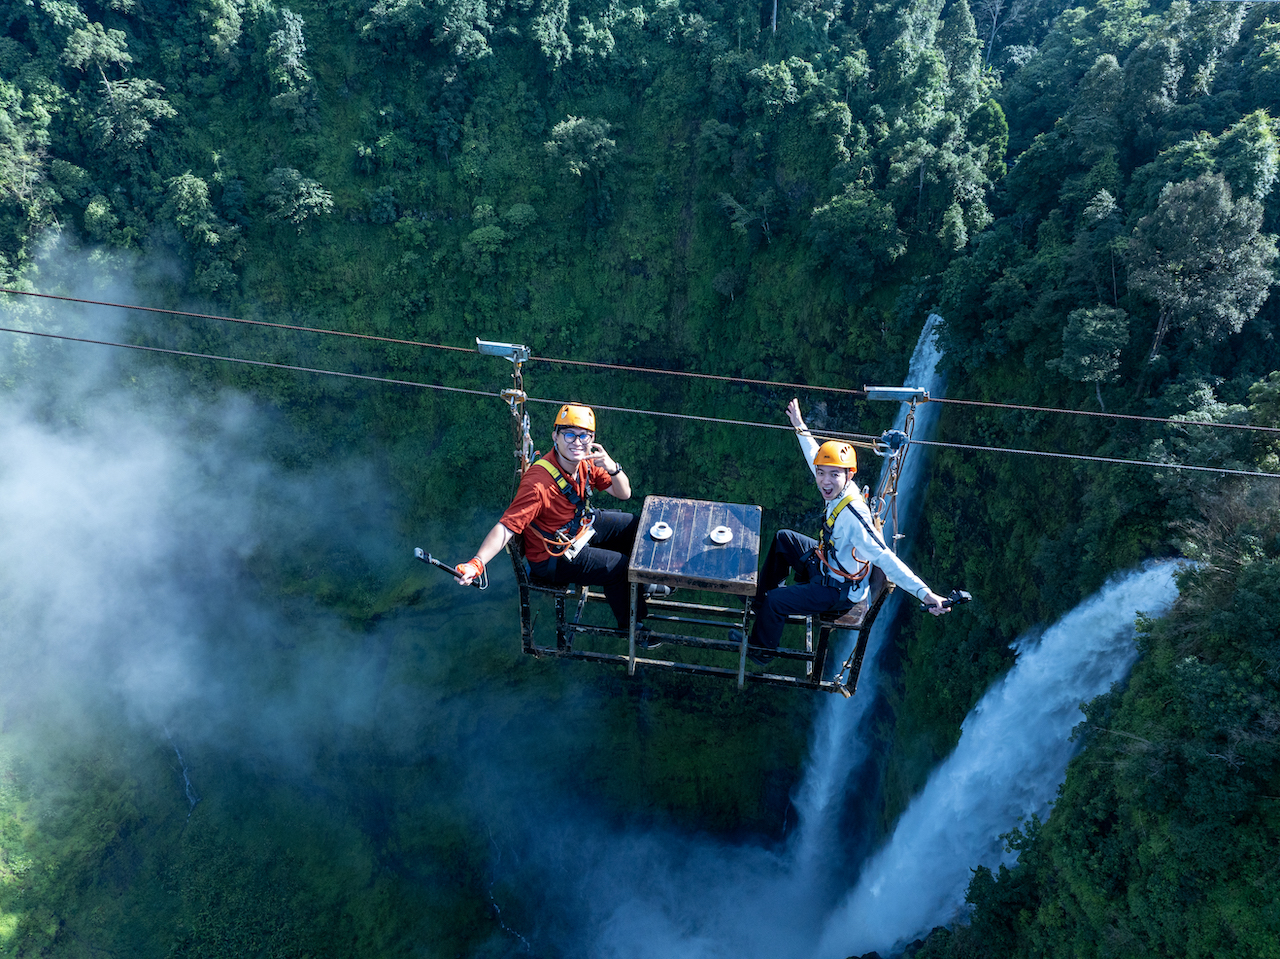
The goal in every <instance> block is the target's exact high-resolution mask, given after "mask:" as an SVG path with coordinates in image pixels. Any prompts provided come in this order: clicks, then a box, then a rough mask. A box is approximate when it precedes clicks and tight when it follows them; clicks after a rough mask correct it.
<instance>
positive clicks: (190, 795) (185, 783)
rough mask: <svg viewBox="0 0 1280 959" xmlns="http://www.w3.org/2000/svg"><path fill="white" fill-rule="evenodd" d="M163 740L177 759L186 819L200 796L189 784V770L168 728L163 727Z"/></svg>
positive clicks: (198, 801)
mask: <svg viewBox="0 0 1280 959" xmlns="http://www.w3.org/2000/svg"><path fill="white" fill-rule="evenodd" d="M164 735H165V738H166V739H168V740H169V745H170V746H172V747H173V754H174V755H175V756H177V757H178V768H179V769H181V770H182V789H183V792H184V794H185V795H186V797H187V818H188V819H190V818H191V814H192V813H193V812H195V808H196V806H197V805H199V803H200V794H199V793H197V792H196V787H195V786H193V785H192V784H191V770H190V769H188V768H187V761H186V760H185V759H183V758H182V752H181V750H179V749H178V744H177V743H176V742H174V739H173V733H171V732H169V727H168V726H165V727H164Z"/></svg>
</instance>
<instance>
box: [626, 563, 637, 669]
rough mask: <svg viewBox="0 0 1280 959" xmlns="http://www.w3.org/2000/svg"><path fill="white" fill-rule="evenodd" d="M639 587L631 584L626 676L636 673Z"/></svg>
mask: <svg viewBox="0 0 1280 959" xmlns="http://www.w3.org/2000/svg"><path fill="white" fill-rule="evenodd" d="M639 588H640V587H639V586H638V585H637V584H636V583H632V584H631V622H630V623H629V624H628V625H629V626H630V629H629V630H628V632H629V637H630V647H629V649H628V652H627V675H628V676H634V675H635V674H636V595H637V591H638V590H639Z"/></svg>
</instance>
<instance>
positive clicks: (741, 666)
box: [738, 596, 751, 689]
mask: <svg viewBox="0 0 1280 959" xmlns="http://www.w3.org/2000/svg"><path fill="white" fill-rule="evenodd" d="M750 609H751V600H750V599H748V598H747V597H745V596H744V597H743V598H742V646H741V647H739V649H738V688H739V689H741V688H742V687H743V686H744V685H746V682H747V635H748V634H747V613H748V611H749V610H750Z"/></svg>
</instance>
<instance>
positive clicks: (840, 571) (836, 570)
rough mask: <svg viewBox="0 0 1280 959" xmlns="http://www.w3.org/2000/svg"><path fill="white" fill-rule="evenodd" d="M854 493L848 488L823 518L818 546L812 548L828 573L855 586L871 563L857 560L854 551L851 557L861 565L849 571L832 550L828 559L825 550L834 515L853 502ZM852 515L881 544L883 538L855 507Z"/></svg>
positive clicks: (868, 570) (832, 530)
mask: <svg viewBox="0 0 1280 959" xmlns="http://www.w3.org/2000/svg"><path fill="white" fill-rule="evenodd" d="M856 495H858V494H857V491H856V490H850V491H849V493H848V494H846V495H845V496H844V497H843V498H842V499H841V500H840V502H838V503H836V508H835V509H833V510H832V511H831V514H830V515H829V516H828V517H827V518H826V519H825V520H823V523H822V528H821V529H820V530H818V546H817V548H816V549H815V550H814V553H815V554H817V557H818V561H819V562H821V563H822V565H823V567H824V568H825V569H826V571H827V572H828V573H830V574H831V575H832V576H838V577H840V578H841V579H844V580H848V581H849V582H850V583H852V584H853V585H855V586H856V585H857V584H858V583H861V582H862V581H863V580H864V579H866V577H867V573H869V572H870V571H871V563H870V562H868V561H867V560H858V556H857V554H856V553H855V554H854V557H853V558H854V560H855V561H856V562H860V563H861V564H862V565H861V567H860V568H859V569H858V571H857V572H855V573H849V572H846V571H845V570H844V568H843V567H841V565H840V560H839V559H838V558H836V555H835V552H834V551H833V552H832V553H831V559H830V560H828V559H827V551H828V549H829V547H830V546H831V534H832V533H833V532H834V531H835V528H836V517H837V516H839V515H840V514H841V513H842V512H844V510H845V508H846V507H847V506H848V505H849V504H850V503H852V502H853V498H854V497H855V496H856ZM853 515H854V516H855V517H857V519H858V521H859V522H860V523H862V525H863V526H866V527H867V530H868V532H871V535H872V538H873V539H876V540H878V541H879V542H880V543H881V545H883V540H880V538H879V537H878V536H876V535H875V533H874V532H873V531H872V530H871V527H869V526H867V522H866V520H864V519H863V518H862V516H861V514H860V513H859V512H858V511H857V509H854V511H853Z"/></svg>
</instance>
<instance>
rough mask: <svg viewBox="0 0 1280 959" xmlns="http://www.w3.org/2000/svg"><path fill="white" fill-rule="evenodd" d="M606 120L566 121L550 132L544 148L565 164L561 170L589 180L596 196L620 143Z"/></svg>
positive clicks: (584, 118) (576, 118)
mask: <svg viewBox="0 0 1280 959" xmlns="http://www.w3.org/2000/svg"><path fill="white" fill-rule="evenodd" d="M612 131H613V127H612V125H611V124H610V123H609V122H608V121H607V120H602V119H600V118H598V117H574V116H570V117H566V118H565V119H563V120H561V121H560V122H559V123H557V124H556V125H555V126H554V127H552V128H551V139H550V140H548V141H546V142H545V143H544V144H543V147H544V148H545V149H546V151H547V155H548V156H550V157H551V158H552V159H553V160H560V161H563V166H562V167H561V169H564V170H566V171H567V172H568V173H569V174H570V175H571V176H575V177H580V178H582V179H584V180H589V181H590V182H591V184H592V186H593V187H594V188H595V191H596V192H599V191H600V187H601V178H602V177H603V176H604V171H605V170H606V169H607V168H608V166H609V162H610V161H611V160H612V159H613V156H614V154H615V153H616V152H617V150H618V142H617V141H616V140H614V139H613V138H612V137H610V136H609V134H610V133H611V132H612Z"/></svg>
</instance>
